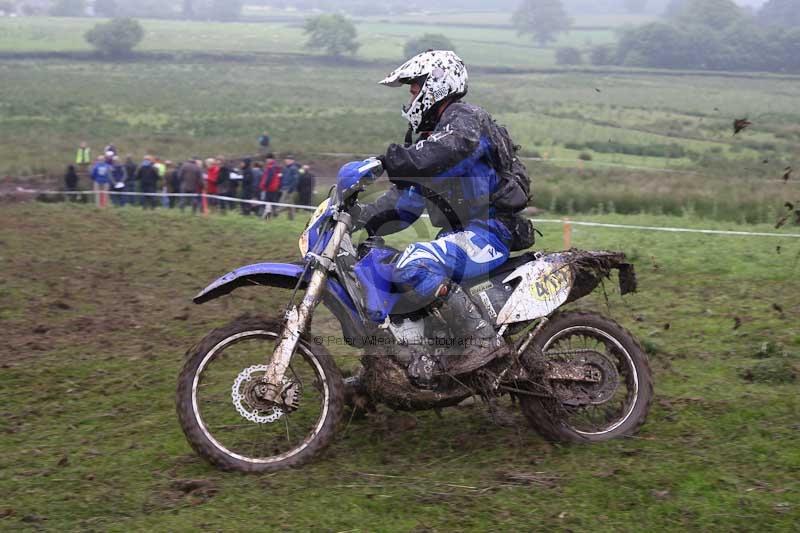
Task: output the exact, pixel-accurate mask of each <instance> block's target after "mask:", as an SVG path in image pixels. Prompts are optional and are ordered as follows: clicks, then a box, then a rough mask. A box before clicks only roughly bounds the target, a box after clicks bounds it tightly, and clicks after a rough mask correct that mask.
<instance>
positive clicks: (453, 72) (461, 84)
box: [380, 50, 469, 132]
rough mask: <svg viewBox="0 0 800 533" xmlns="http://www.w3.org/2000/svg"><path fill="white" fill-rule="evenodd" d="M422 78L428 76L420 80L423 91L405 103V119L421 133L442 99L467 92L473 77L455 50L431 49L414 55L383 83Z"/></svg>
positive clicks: (393, 83)
mask: <svg viewBox="0 0 800 533" xmlns="http://www.w3.org/2000/svg"><path fill="white" fill-rule="evenodd" d="M422 77H424V78H425V79H424V83H423V82H422V80H420V83H421V84H422V87H421V89H420V91H419V94H418V95H417V97H416V98H414V100H413V101H412V102H411V103H410V104H408V105H406V106H403V118H405V119H406V120H407V121H408V122H409V124H411V127H412V128H413V129H414V131H417V132H418V131H419V129H420V126H421V125H422V124H423V122H424V121H425V120H426V119H428V118H429V115H430V113H431V111H432V110H434V109H435V108H437V107H438V105H437V104H439V102H442V101H443V100H445V99H447V98H448V97H451V96H456V97H461V96H464V95H465V94H467V80H468V78H469V76H468V75H467V67H466V66H464V62H463V61H462V60H461V58H460V57H458V56H457V55H456V54H455V52H451V51H449V50H431V51H428V52H423V53H421V54H419V55H416V56H414V57H412V58H411V59H409V60H408V61H406V62H405V63H404V64H403V66H401V67H400V68H398V69H397V70H395V71H394V72H392V73H391V74H389V76H387V77H386V78H385V79H384V80H382V81H381V82H380V83H381V85H386V86H388V87H399V86H401V85H403V84H411V83H412V82H414V81H415V80H417V79H418V78H422Z"/></svg>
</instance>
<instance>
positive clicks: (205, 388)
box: [177, 317, 344, 472]
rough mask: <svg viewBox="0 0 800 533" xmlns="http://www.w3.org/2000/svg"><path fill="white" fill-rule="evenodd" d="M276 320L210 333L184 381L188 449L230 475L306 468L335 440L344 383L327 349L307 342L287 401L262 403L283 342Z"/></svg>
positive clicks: (287, 386)
mask: <svg viewBox="0 0 800 533" xmlns="http://www.w3.org/2000/svg"><path fill="white" fill-rule="evenodd" d="M280 332H281V326H280V323H279V322H277V321H271V320H266V319H260V318H249V317H247V318H242V319H238V320H235V321H234V322H232V323H230V324H228V325H227V326H224V327H221V328H218V329H216V330H214V331H212V332H211V333H210V334H209V335H207V336H206V337H205V338H204V339H203V340H202V341H201V342H200V343H199V344H198V345H197V346H195V347H194V348H193V349H191V350H190V351H189V353H188V355H187V360H186V363H185V364H184V367H183V370H182V371H181V373H180V376H179V377H178V392H177V411H178V419H179V421H180V425H181V428H182V429H183V432H184V434H185V435H186V438H187V440H188V441H189V444H190V445H191V446H192V448H194V450H195V451H196V452H197V453H198V454H199V455H200V456H202V457H203V458H204V459H206V460H207V461H209V462H210V463H212V464H214V465H215V466H217V467H219V468H221V469H223V470H235V471H240V472H272V471H276V470H281V469H284V468H290V467H297V466H300V465H302V464H304V463H306V462H308V461H310V460H311V459H312V458H314V457H315V456H317V455H318V454H319V453H321V452H322V451H323V450H324V449H325V448H326V447H327V446H328V445H329V444H330V443H331V441H332V439H333V436H334V434H335V432H336V428H337V426H338V424H339V421H340V419H341V416H342V411H343V406H344V384H343V383H342V377H341V375H340V373H339V370H338V369H337V367H336V365H335V363H334V362H333V359H332V358H331V356H330V354H329V353H328V352H327V350H326V349H325V348H324V347H323V346H321V345H317V344H314V343H312V342H310V341H309V340H308V339H305V338H301V340H300V342H299V344H298V346H297V350H296V351H295V353H294V355H293V356H292V359H291V361H290V364H289V368H288V369H287V371H286V375H285V377H284V380H283V384H282V392H281V400H280V401H279V402H276V403H271V402H267V401H265V400H263V399H262V397H261V392H262V390H261V387H263V383H262V382H261V378H262V377H263V376H264V373H265V372H266V369H267V367H266V364H267V361H268V358H269V357H270V356H271V354H272V351H273V349H274V347H275V344H276V342H277V340H278V338H279V336H280Z"/></svg>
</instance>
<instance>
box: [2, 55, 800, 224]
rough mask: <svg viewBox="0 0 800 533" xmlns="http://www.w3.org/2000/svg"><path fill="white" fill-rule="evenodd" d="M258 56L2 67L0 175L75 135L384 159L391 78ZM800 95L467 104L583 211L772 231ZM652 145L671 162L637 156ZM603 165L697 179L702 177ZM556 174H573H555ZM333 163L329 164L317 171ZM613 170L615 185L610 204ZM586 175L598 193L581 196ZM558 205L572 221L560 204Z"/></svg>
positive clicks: (530, 78) (531, 81)
mask: <svg viewBox="0 0 800 533" xmlns="http://www.w3.org/2000/svg"><path fill="white" fill-rule="evenodd" d="M264 61H265V62H264V63H263V64H236V63H225V62H208V63H202V62H194V61H191V62H186V63H180V64H172V63H163V62H131V63H121V64H110V63H93V62H82V61H46V62H45V61H5V62H0V76H2V78H3V83H4V87H3V88H4V91H3V93H2V95H0V111H2V112H1V113H0V174H9V175H30V174H39V173H42V172H52V173H60V172H62V170H61V169H63V168H64V165H65V164H66V163H67V162H69V161H70V160H71V158H72V157H74V151H75V147H76V146H77V143H78V142H79V141H80V140H83V139H86V140H88V141H89V143H90V145H91V146H93V147H94V148H95V150H97V149H98V147H99V146H104V145H105V144H106V143H108V142H114V143H115V144H116V145H117V146H118V147H119V148H120V149H121V150H122V152H123V153H132V154H134V156H135V157H136V158H139V157H141V156H142V155H143V154H144V153H146V152H155V153H156V154H158V155H161V156H163V157H165V158H169V159H173V160H182V159H184V158H186V157H189V156H192V155H201V156H209V155H216V154H219V153H222V154H229V155H230V154H237V155H238V154H247V153H253V152H254V151H255V145H256V142H255V139H256V137H257V136H258V135H259V133H260V132H261V131H262V130H263V129H265V128H267V129H269V131H270V132H271V134H272V138H273V146H274V147H275V149H276V150H277V151H278V152H282V153H286V152H294V153H300V154H302V158H303V159H306V160H309V159H311V160H317V159H319V158H320V157H322V156H321V155H320V154H325V153H345V154H353V155H352V156H347V155H345V156H342V157H341V158H339V159H340V160H341V159H346V158H348V157H350V158H353V157H360V156H366V155H369V154H377V153H382V152H383V151H384V150H385V147H386V146H387V145H388V144H389V143H391V142H397V141H399V140H400V139H402V137H403V134H404V127H403V121H402V118H401V117H400V116H399V107H400V105H401V103H402V102H403V101H404V100H405V99H406V95H405V93H403V92H402V91H400V90H394V91H393V90H389V89H385V88H382V87H379V86H377V84H375V82H376V81H377V80H379V79H381V78H382V77H383V76H384V75H385V74H386V73H387V71H388V68H390V67H387V68H382V67H380V66H374V65H349V66H347V67H337V66H333V65H330V64H326V63H324V62H318V61H312V60H310V59H309V58H307V57H303V56H297V57H296V58H295V59H292V60H289V59H287V58H286V57H276V56H272V59H265V60H264ZM690 85H691V86H692V89H691V90H690V89H689V86H690ZM798 87H800V84H797V83H796V82H794V81H791V80H781V79H771V78H763V79H747V78H740V79H736V80H735V83H732V82H731V79H729V78H724V77H714V76H708V77H706V76H687V77H675V76H669V77H664V76H658V75H641V74H635V73H631V74H624V73H617V74H609V73H591V72H588V73H575V72H564V73H557V74H490V73H480V72H479V73H477V74H474V75H473V82H472V86H471V93H470V96H469V100H470V101H473V102H475V103H478V104H480V105H483V106H485V107H486V108H487V109H489V110H490V111H491V112H492V113H493V114H494V115H495V117H496V118H497V119H498V120H499V121H500V122H501V123H504V124H507V125H508V126H509V129H510V131H511V132H512V135H513V137H514V139H515V141H516V142H518V143H519V144H520V145H522V147H523V154H525V155H530V156H542V157H545V158H548V159H552V160H555V163H556V166H555V167H553V166H542V165H541V164H539V163H530V166H531V171H532V173H533V175H534V179H535V182H536V183H545V184H550V185H552V184H553V183H555V182H556V181H560V182H564V183H566V184H570V183H571V184H573V185H574V186H573V187H571V189H572V190H576V189H577V190H580V191H582V194H583V195H584V196H586V198H585V199H583V200H579V201H578V200H577V199H576V202H577V204H576V205H581V206H582V207H581V211H585V210H586V209H585V208H586V207H589V208H595V207H597V205H598V204H599V203H600V202H603V203H607V202H608V201H609V200H611V201H612V202H615V203H616V204H617V205H622V204H623V203H625V202H630V201H633V202H639V205H641V206H642V209H645V210H647V211H652V209H651V204H652V203H653V202H652V198H653V195H652V194H651V192H652V188H649V187H647V186H645V184H647V183H652V182H655V183H657V185H658V189H659V195H660V196H661V197H667V196H669V197H670V198H672V199H673V200H672V201H670V202H666V203H665V202H661V203H660V204H659V205H660V206H661V209H662V210H664V211H665V212H675V211H676V210H678V212H679V211H680V210H682V209H690V208H691V204H692V203H694V205H695V206H698V205H703V206H704V205H708V206H709V208H708V209H705V208H703V209H700V210H699V211H700V212H702V213H704V214H707V215H709V216H714V217H716V218H725V219H732V220H739V219H740V216H739V214H738V212H737V211H736V206H737V205H739V203H740V201H741V200H744V201H746V202H749V203H750V204H755V207H754V208H753V209H750V208H748V214H747V215H746V219H747V220H750V221H760V222H767V221H770V220H775V218H773V217H772V215H773V214H774V212H775V210H777V209H780V208H781V206H782V205H783V203H784V202H785V201H792V202H794V201H796V200H797V199H798V198H797V197H796V193H797V189H796V187H795V183H794V181H792V182H791V183H790V184H789V185H788V187H781V186H780V185H778V184H776V183H772V182H770V181H768V180H778V179H779V178H780V176H781V175H782V174H783V169H784V168H785V167H787V166H792V165H794V166H795V168H797V164H796V161H797V158H798V156H800V129H798V126H797V123H798V119H800V114H799V113H798V110H797V106H796V101H797V99H798V98H799V97H800V89H798ZM742 116H748V117H751V118H752V120H753V121H754V125H753V126H752V127H751V128H750V129H748V130H745V131H744V132H742V133H740V134H739V135H737V136H733V135H732V132H731V122H732V120H733V118H735V117H742ZM654 146H656V147H657V146H662V147H666V148H664V149H663V150H672V149H678V150H680V152H678V153H676V156H675V157H666V156H667V155H668V153H667V152H666V151H664V152H658V151H656V152H652V154H651V155H635V154H636V153H637V151H639V150H642V149H650V148H652V147H654ZM670 147H672V148H670ZM578 157H590V158H591V159H592V160H591V161H589V162H586V163H580V166H585V167H586V169H587V172H586V173H583V172H578V171H576V167H579V164H578V161H577V159H578ZM606 165H612V166H611V167H607V166H606ZM613 165H623V166H626V165H627V166H633V167H643V169H645V170H646V169H648V168H651V169H654V170H664V169H667V170H692V171H696V172H698V173H699V174H700V175H701V176H703V177H702V179H697V176H691V175H690V176H689V177H688V178H687V177H686V176H684V177H681V176H682V175H676V174H669V173H656V174H653V173H648V172H646V171H645V170H625V169H624V168H621V169H616V170H614V167H613ZM563 166H567V167H569V168H566V169H564V168H561V169H560V170H559V168H560V167H563ZM333 168H336V165H335V164H329V165H327V167H326V170H325V172H329V173H330V172H332V169H333ZM590 171H591V172H590ZM609 174H611V175H613V178H614V179H613V180H612V181H619V180H622V182H623V187H622V189H621V190H619V191H618V192H616V193H614V194H613V195H611V196H609V194H608V191H609V190H610V188H609V187H608V186H610V185H612V182H610V181H609V180H608V179H606V178H607V176H608V175H609ZM554 176H558V178H559V179H558V180H554V179H552V178H553V177H554ZM587 177H589V178H591V180H590V181H589V183H596V184H602V185H603V187H591V188H586V187H585V184H586V183H587ZM765 180H766V181H765ZM732 183H736V184H739V183H744V185H743V186H741V187H740V186H738V185H737V186H735V187H732V186H731V184H732ZM547 186H549V185H545V187H547ZM698 189H702V192H697V193H696V194H695V192H692V191H697V190H698ZM569 190H570V189H569V188H567V189H564V190H561V191H558V190H556V191H551V192H548V191H547V190H546V189H544V190H542V191H541V192H544V193H546V194H545V195H544V196H540V197H539V198H540V199H542V200H543V201H542V202H540V203H537V204H536V205H537V206H538V207H540V208H545V209H547V208H550V207H551V200H550V199H551V198H552V196H553V195H560V196H561V197H562V198H563V197H565V196H566V195H567V191H569ZM751 192H754V193H755V194H751ZM675 199H679V202H678V204H677V205H676V204H675V201H674V200H675ZM714 202H717V203H718V204H721V205H722V204H724V205H725V206H727V207H724V208H722V209H717V211H716V213H728V214H724V216H721V217H717V215H716V214H715V212H714V209H712V204H714ZM555 207H556V208H557V211H559V212H569V211H570V210H569V209H567V208H566V205H565V204H559V203H556V204H555ZM655 207H656V212H657V209H658V206H655ZM624 212H630V210H625V211H624ZM752 212H757V213H758V215H757V216H754V215H752ZM730 213H733V215H731V214H730Z"/></svg>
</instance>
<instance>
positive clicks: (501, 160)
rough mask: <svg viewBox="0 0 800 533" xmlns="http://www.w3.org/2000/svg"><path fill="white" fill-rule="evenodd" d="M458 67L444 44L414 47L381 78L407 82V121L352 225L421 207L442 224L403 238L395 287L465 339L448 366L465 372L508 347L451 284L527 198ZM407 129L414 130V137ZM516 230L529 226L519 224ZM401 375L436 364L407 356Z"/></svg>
mask: <svg viewBox="0 0 800 533" xmlns="http://www.w3.org/2000/svg"><path fill="white" fill-rule="evenodd" d="M467 80H468V75H467V69H466V67H465V65H464V63H463V61H462V60H461V59H460V58H459V57H458V56H457V55H456V54H455V53H453V52H451V51H428V52H424V53H422V54H419V55H417V56H415V57H413V58H412V59H410V60H409V61H407V62H406V63H405V64H403V65H402V66H401V67H400V68H398V69H397V70H395V71H394V72H393V73H392V74H390V75H389V76H388V77H387V78H386V79H384V80H383V81H381V84H383V85H387V86H391V87H396V86H401V85H407V86H408V87H409V90H410V93H411V101H410V103H409V104H408V105H407V106H405V107H404V108H403V116H404V117H405V118H406V120H408V122H409V131H408V134H407V136H406V143H405V144H404V145H399V144H392V145H390V146H389V147H388V149H387V151H386V154H385V155H384V156H382V157H380V159H381V161H382V163H383V166H384V168H385V170H386V171H387V173H388V175H389V179H390V181H391V182H392V183H393V187H392V188H391V189H390V190H389V191H387V192H386V193H384V194H383V195H382V196H381V197H379V198H378V200H377V201H376V202H375V203H373V204H371V205H367V206H363V208H362V210H361V214H360V216H359V221H360V224H361V225H362V226H363V227H364V228H365V229H366V230H367V232H368V233H369V234H370V235H387V234H390V233H395V232H397V231H400V230H402V229H404V228H406V227H408V226H409V225H411V224H412V223H414V221H416V220H417V219H418V218H419V217H420V216H421V215H422V213H423V212H424V211H425V210H427V211H428V213H429V215H430V218H431V223H432V224H433V225H434V226H436V227H440V228H442V231H441V232H440V233H439V235H438V238H437V239H435V240H433V241H430V242H416V243H413V244H411V245H410V246H408V248H407V249H406V250H405V251H404V253H402V255H401V256H400V258H399V260H398V261H397V263H396V270H395V279H394V282H395V284H396V285H399V286H401V287H404V288H405V289H406V290H407V291H409V292H411V293H413V294H414V295H415V297H416V298H417V299H419V302H420V305H430V304H433V305H435V306H436V305H438V306H439V312H440V313H441V314H442V316H443V317H444V318H445V319H447V320H448V322H449V324H450V325H451V326H452V327H453V329H454V332H455V333H457V334H458V335H459V336H461V337H462V338H463V339H467V340H468V342H467V343H466V345H465V348H464V350H463V355H461V357H460V358H459V361H458V363H457V365H456V366H455V367H454V368H448V369H447V371H448V373H451V374H459V373H467V372H470V371H472V370H474V369H476V368H479V367H481V366H483V365H485V364H486V363H487V362H488V361H490V360H491V359H492V358H496V357H499V356H502V355H505V354H507V353H508V346H507V345H506V343H505V341H504V340H503V339H502V338H501V337H498V336H497V335H496V333H495V330H494V328H493V326H492V324H491V323H490V318H488V317H484V316H483V315H482V314H481V312H480V310H479V308H478V307H477V306H476V305H475V304H474V302H473V301H472V300H471V299H470V298H469V296H468V295H467V294H466V293H465V292H464V291H463V290H462V289H461V287H460V286H459V285H458V283H459V282H460V281H462V280H465V279H469V278H474V277H476V276H480V275H483V274H486V273H489V272H491V271H492V270H494V269H496V268H497V267H499V266H500V265H502V264H503V263H504V262H505V261H506V260H507V259H508V257H509V253H510V251H511V250H512V249H514V250H516V249H523V248H527V247H528V246H530V245H531V244H532V242H524V243H521V244H520V243H519V242H518V241H519V240H520V237H522V238H523V240H526V239H529V238H530V235H522V236H521V235H520V234H519V233H520V231H521V230H520V228H523V227H527V225H528V224H529V223H528V221H527V220H524V219H521V217H520V211H521V210H522V209H524V208H525V207H526V206H527V204H528V201H529V195H530V179H529V178H528V175H527V171H526V170H525V167H524V166H523V165H522V163H521V162H520V161H519V159H518V158H517V157H516V151H517V149H518V147H516V146H514V144H513V142H512V141H511V139H510V137H509V135H508V132H507V131H506V130H505V128H503V127H501V126H499V125H497V124H496V123H495V121H494V120H493V119H492V117H491V116H490V115H489V113H487V112H486V111H485V110H483V109H482V108H480V107H478V106H475V105H471V104H468V103H466V102H464V101H463V100H462V99H463V97H464V96H465V95H466V93H467ZM414 133H417V134H419V138H418V139H417V140H416V141H414V139H413V135H414ZM522 233H530V232H525V231H522ZM408 372H409V375H410V376H411V377H412V378H413V379H415V380H416V381H417V382H418V383H421V384H427V383H430V382H431V380H432V379H433V378H434V377H435V376H437V375H440V374H441V373H442V372H443V369H442V368H440V367H439V363H438V361H436V360H434V359H433V358H432V356H430V355H429V354H425V353H419V354H416V355H415V357H414V359H413V360H412V362H411V364H410V366H409V369H408Z"/></svg>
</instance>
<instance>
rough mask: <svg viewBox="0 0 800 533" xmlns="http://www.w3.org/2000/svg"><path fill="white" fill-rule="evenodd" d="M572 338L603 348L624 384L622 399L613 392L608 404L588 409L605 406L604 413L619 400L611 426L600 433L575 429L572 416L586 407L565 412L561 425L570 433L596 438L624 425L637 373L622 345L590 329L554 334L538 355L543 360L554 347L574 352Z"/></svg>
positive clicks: (635, 396)
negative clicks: (564, 345) (542, 357)
mask: <svg viewBox="0 0 800 533" xmlns="http://www.w3.org/2000/svg"><path fill="white" fill-rule="evenodd" d="M573 336H575V337H582V338H583V339H586V340H590V341H594V344H593V346H592V347H591V349H593V350H595V351H597V347H598V346H600V345H602V346H604V348H605V350H604V351H603V352H602V354H603V355H604V356H605V357H607V358H609V359H610V360H611V362H613V363H614V364H615V365H616V367H617V371H618V373H619V375H620V378H621V380H620V384H624V385H625V392H624V396H623V397H620V395H618V394H616V393H615V394H614V397H612V398H611V399H609V400H608V401H606V402H603V403H602V404H599V405H593V406H590V408H594V409H599V408H600V407H603V406H605V409H606V412H608V407H609V405H608V404H609V402H614V401H619V400H620V399H621V400H622V405H621V406H620V409H619V413H620V415H619V416H618V417H617V419H616V420H615V421H614V422H613V423H611V424H610V425H609V426H608V427H605V428H603V429H602V430H601V431H591V430H586V429H580V428H578V427H576V426H575V422H576V421H577V420H576V419H575V417H574V415H575V414H585V413H586V410H587V408H586V407H581V408H579V409H572V410H571V412H570V410H569V409H567V413H568V415H569V416H567V417H566V419H565V420H563V422H564V423H565V424H567V425H569V426H570V428H571V429H572V430H573V431H575V432H576V433H578V434H580V435H585V436H598V435H604V434H607V433H610V432H612V431H614V430H615V429H617V428H618V427H620V426H621V425H622V424H624V423H625V422H626V421H627V420H628V419H629V418H630V416H631V414H632V413H633V410H634V408H635V407H636V402H637V400H638V399H639V373H638V371H637V370H636V365H635V364H634V362H633V358H632V357H631V355H630V353H629V352H628V350H626V349H625V348H624V347H623V346H622V343H620V342H619V341H618V340H617V339H616V338H615V337H614V336H613V335H611V334H610V333H608V332H605V331H603V330H601V329H598V328H594V327H591V326H572V327H569V328H565V329H562V330H560V331H558V332H557V333H556V334H554V335H553V336H552V337H550V338H549V339H547V341H546V342H545V343H544V345H543V347H542V352H543V354H544V356H545V359H547V357H548V352H550V353H552V352H555V351H556V350H554V349H552V348H556V347H558V348H561V349H566V350H575V347H574V346H573V345H572V342H571V339H572V337H573ZM565 339H566V340H567V346H566V347H562V344H563V343H564V340H565ZM581 348H583V347H578V349H581Z"/></svg>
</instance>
